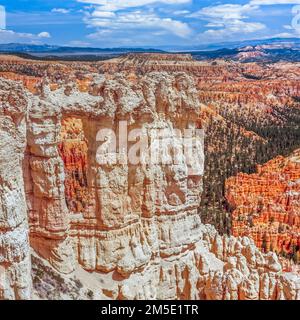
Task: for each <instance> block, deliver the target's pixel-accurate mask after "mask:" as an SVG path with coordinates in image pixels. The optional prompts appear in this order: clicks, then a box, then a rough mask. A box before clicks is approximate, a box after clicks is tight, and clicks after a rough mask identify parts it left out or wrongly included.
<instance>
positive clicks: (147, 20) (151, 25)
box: [86, 10, 192, 38]
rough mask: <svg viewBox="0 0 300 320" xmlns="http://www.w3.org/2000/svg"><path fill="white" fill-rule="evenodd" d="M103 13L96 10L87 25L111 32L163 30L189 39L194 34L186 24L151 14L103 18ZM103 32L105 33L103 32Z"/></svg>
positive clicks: (140, 13)
mask: <svg viewBox="0 0 300 320" xmlns="http://www.w3.org/2000/svg"><path fill="white" fill-rule="evenodd" d="M102 13H103V11H97V10H95V11H94V12H93V13H92V14H91V15H90V16H87V18H86V23H87V24H88V25H90V26H93V27H100V28H104V29H108V30H111V31H116V30H129V29H137V30H139V31H141V30H145V29H146V30H153V31H155V30H156V31H157V30H159V29H161V30H167V31H168V32H169V33H171V34H174V35H176V36H179V37H183V38H184V37H188V36H189V35H190V34H191V33H192V30H191V29H190V27H189V26H188V25H187V24H186V23H184V22H181V21H177V20H174V19H171V18H161V17H159V16H157V15H156V14H155V13H151V12H143V11H133V12H126V13H123V12H121V13H115V14H114V16H112V17H110V18H107V17H105V16H103V15H102ZM101 31H102V32H103V30H101ZM96 34H97V35H98V34H99V32H96ZM93 35H94V34H93Z"/></svg>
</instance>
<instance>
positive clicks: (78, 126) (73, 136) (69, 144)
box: [59, 118, 90, 213]
mask: <svg viewBox="0 0 300 320" xmlns="http://www.w3.org/2000/svg"><path fill="white" fill-rule="evenodd" d="M60 141H61V142H60V144H59V152H60V155H61V157H62V159H63V162H64V167H65V196H66V202H67V206H68V209H69V210H70V212H72V213H83V212H84V211H85V210H87V207H88V204H89V202H90V199H89V198H90V194H89V190H88V183H87V154H88V145H87V140H86V138H85V136H84V131H83V123H82V120H81V119H79V118H66V119H63V120H62V128H61V133H60Z"/></svg>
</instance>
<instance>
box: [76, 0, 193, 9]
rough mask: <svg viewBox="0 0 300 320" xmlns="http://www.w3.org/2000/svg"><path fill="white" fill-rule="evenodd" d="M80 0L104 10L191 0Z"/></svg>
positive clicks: (170, 3)
mask: <svg viewBox="0 0 300 320" xmlns="http://www.w3.org/2000/svg"><path fill="white" fill-rule="evenodd" d="M77 1H78V2H83V3H89V4H94V5H99V6H101V9H102V10H103V11H118V10H122V9H126V8H135V7H142V6H146V5H149V4H153V3H162V4H168V5H173V4H185V3H190V2H191V0H114V1H112V0H77Z"/></svg>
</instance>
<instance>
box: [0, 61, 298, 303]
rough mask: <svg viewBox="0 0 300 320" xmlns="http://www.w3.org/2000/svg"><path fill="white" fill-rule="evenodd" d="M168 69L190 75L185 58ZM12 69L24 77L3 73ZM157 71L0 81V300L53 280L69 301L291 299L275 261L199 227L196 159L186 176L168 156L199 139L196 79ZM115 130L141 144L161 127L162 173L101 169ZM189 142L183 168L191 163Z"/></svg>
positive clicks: (116, 165)
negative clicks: (135, 133) (29, 85)
mask: <svg viewBox="0 0 300 320" xmlns="http://www.w3.org/2000/svg"><path fill="white" fill-rule="evenodd" d="M153 59H154V58H153ZM168 59H169V60H168ZM150 60H151V59H150ZM165 61H166V62H165V63H166V64H168V65H172V63H171V62H170V57H166V60H165ZM176 61H177V63H178V64H182V65H183V66H184V65H186V63H188V64H192V65H196V67H199V69H197V70H198V71H197V72H200V71H199V70H201V66H197V63H196V62H193V61H191V60H190V58H187V57H185V56H183V57H181V56H177V58H176ZM185 61H187V62H185ZM16 64H18V69H19V70H20V68H21V69H22V67H23V68H25V67H24V65H23V62H20V61H19V62H18V63H16V62H15V63H12V66H10V67H9V68H10V69H13V70H14V69H15V68H16ZM24 64H25V63H24ZM20 66H21V67H20ZM103 67H104V66H103V65H102V66H101V68H103ZM9 68H8V69H9ZM43 68H44V74H46V75H47V74H49V76H46V77H42V76H41V75H40V74H39V71H40V70H41V69H43ZM73 68H74V69H73ZM168 68H169V67H168ZM168 68H167V69H166V70H165V71H164V70H155V71H153V72H150V73H149V74H138V73H136V72H134V73H132V71H129V72H127V71H126V72H125V71H124V72H121V71H120V72H116V73H115V74H113V75H112V74H111V73H107V74H106V73H104V74H102V75H99V73H97V72H96V71H97V70H96V69H95V66H92V65H89V64H86V65H85V64H80V66H71V65H70V64H67V65H64V64H59V63H57V64H53V65H48V66H47V65H45V63H41V64H40V65H39V64H38V63H33V62H32V63H29V62H26V68H25V69H26V73H27V74H28V73H30V76H34V77H37V78H39V79H40V80H39V82H38V84H37V91H35V90H27V89H26V88H25V87H24V86H26V83H24V81H23V80H24V79H21V80H22V81H21V82H16V79H12V80H5V79H1V81H0V89H1V106H0V107H1V113H0V120H1V130H0V134H1V135H2V136H3V138H2V139H1V141H2V144H1V149H0V152H1V158H0V161H1V166H0V177H1V181H3V183H2V184H1V188H0V196H1V204H2V207H1V208H2V209H1V210H2V213H1V212H0V267H1V268H0V273H1V274H0V281H1V283H0V284H1V286H0V297H1V298H4V299H30V298H32V297H36V298H50V292H49V294H48V295H47V290H46V289H45V288H48V287H49V285H50V286H51V285H52V286H54V283H56V284H57V286H54V287H53V288H54V289H53V290H54V291H55V290H57V295H56V296H55V298H71V299H72V298H73V299H74V298H76V299H77V298H78V299H80V298H82V299H83V298H86V297H89V298H95V299H208V300H213V299H225V300H231V299H245V300H256V299H265V300H270V299H299V298H300V297H299V292H300V291H299V290H300V283H299V276H297V275H296V274H293V273H286V272H284V271H283V270H282V269H283V268H282V265H281V262H280V261H279V259H278V257H277V256H276V254H274V253H262V252H261V251H260V250H259V249H258V248H257V247H256V246H255V244H254V241H253V240H251V239H249V238H247V237H237V238H235V237H233V236H227V235H224V236H221V235H219V234H218V232H217V231H216V230H215V228H214V227H212V226H210V225H204V224H202V222H201V219H200V213H199V211H200V209H199V208H200V201H201V193H202V189H203V180H202V178H203V174H204V170H203V162H202V161H194V162H193V166H192V167H193V170H190V169H191V168H190V164H189V162H188V159H187V157H186V155H185V154H183V153H181V152H180V150H182V149H184V140H183V139H181V138H182V137H183V134H184V130H185V129H190V130H192V131H196V130H197V129H202V128H203V123H204V121H203V119H205V116H204V115H203V112H204V111H205V112H206V110H207V109H205V106H204V105H203V104H201V103H200V100H199V92H198V90H197V82H196V81H195V78H194V77H193V76H191V75H189V74H188V73H186V72H182V69H183V67H182V68H179V69H178V68H175V69H174V68H173V69H172V68H171V69H172V70H171V69H170V70H171V71H168ZM49 70H50V71H49ZM59 71H60V72H59ZM61 71H64V72H65V74H66V76H65V78H64V79H61ZM187 71H188V70H187ZM8 88H10V89H8ZM7 92H9V93H7ZM203 108H204V109H205V110H203ZM125 122H126V124H127V130H128V134H129V136H130V133H131V132H132V130H136V129H141V132H142V133H143V137H144V138H145V140H146V141H151V138H152V135H153V130H158V129H160V130H164V138H165V139H166V140H164V141H170V140H171V141H172V143H173V144H175V145H176V152H174V150H173V151H172V152H169V150H168V148H164V149H163V151H162V158H163V160H165V161H166V163H160V162H158V163H157V162H154V163H152V162H147V161H140V162H131V161H115V162H114V161H112V159H119V160H120V159H123V160H124V153H123V150H111V149H108V151H107V152H106V153H105V152H104V153H103V152H102V153H101V154H100V156H99V150H100V149H99V148H100V147H101V146H102V144H101V143H102V142H103V141H107V140H105V139H104V140H102V139H100V138H101V137H102V135H101V134H100V135H99V132H100V133H101V132H102V133H103V132H107V131H103V130H110V131H109V132H115V133H118V132H119V131H120V130H121V128H120V126H121V123H125ZM175 131H176V132H177V135H176V139H175V140H174V138H172V139H173V140H172V139H171V137H174V132H175ZM106 138H107V136H106ZM122 138H124V136H123V135H121V136H118V138H117V141H116V144H117V145H118V144H119V142H120V140H121V139H122ZM136 140H137V139H136V138H135V137H131V138H129V139H128V149H129V150H132V149H131V148H132V147H133V146H134V145H135V143H136V142H137V141H136ZM196 140H197V139H196ZM197 141H198V140H197ZM197 146H198V147H197V148H196V150H195V152H194V153H193V155H194V159H193V160H195V159H196V160H201V159H203V158H204V155H203V145H201V141H198V144H197ZM178 150H179V151H178ZM174 154H175V156H176V157H177V160H178V161H177V162H176V163H173V162H171V163H170V162H168V161H167V160H169V157H170V155H174ZM128 158H130V157H128ZM99 159H102V160H103V159H104V160H105V159H106V160H110V161H107V162H100V161H99ZM134 159H136V158H135V157H134ZM127 160H128V159H127ZM30 251H31V252H30ZM30 254H31V256H32V257H33V258H32V262H33V265H31V259H30ZM37 266H38V267H37ZM45 270H46V271H45ZM74 277H76V279H77V280H78V281H80V282H81V283H82V284H83V288H82V286H76V282H74V283H75V285H74V283H73V282H72V279H73V278H74ZM32 279H33V281H32ZM74 279H75V278H74ZM76 288H77V289H76ZM71 290H77V292H73V291H72V292H71ZM84 290H88V291H87V292H88V294H86V291H85V292H83V291H84ZM51 297H52V296H51Z"/></svg>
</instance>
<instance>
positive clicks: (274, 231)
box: [226, 150, 300, 263]
mask: <svg viewBox="0 0 300 320" xmlns="http://www.w3.org/2000/svg"><path fill="white" fill-rule="evenodd" d="M299 179H300V150H296V151H294V152H293V154H292V155H290V156H289V157H286V158H285V157H282V156H279V157H277V158H275V159H273V160H271V161H269V162H268V163H266V164H265V165H262V166H258V168H257V173H256V174H252V175H247V174H238V175H237V176H236V177H232V178H230V179H228V180H227V182H226V190H227V199H228V201H229V203H230V205H231V206H232V208H233V213H232V217H233V225H232V231H233V235H234V236H239V235H243V236H245V235H247V236H251V237H252V238H253V239H254V241H255V243H256V245H257V246H258V247H259V248H262V249H263V251H265V252H268V251H275V252H278V253H281V254H283V255H284V256H291V257H292V259H293V260H294V261H295V263H297V261H298V259H299V247H300V229H299V228H300V217H299V205H300V203H299Z"/></svg>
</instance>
